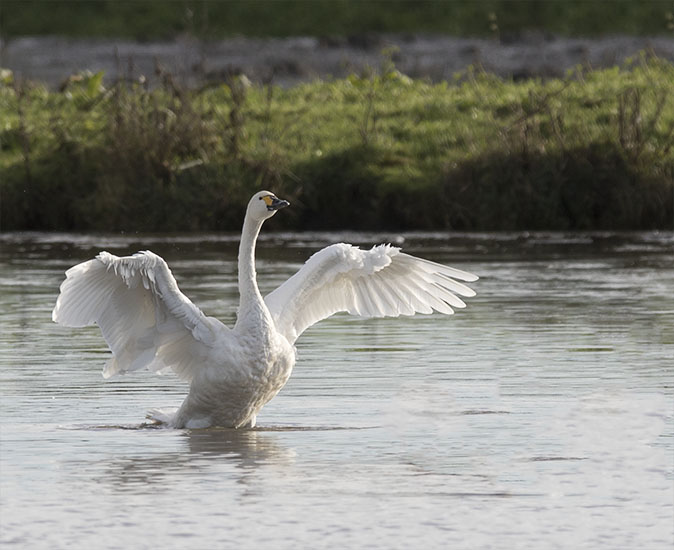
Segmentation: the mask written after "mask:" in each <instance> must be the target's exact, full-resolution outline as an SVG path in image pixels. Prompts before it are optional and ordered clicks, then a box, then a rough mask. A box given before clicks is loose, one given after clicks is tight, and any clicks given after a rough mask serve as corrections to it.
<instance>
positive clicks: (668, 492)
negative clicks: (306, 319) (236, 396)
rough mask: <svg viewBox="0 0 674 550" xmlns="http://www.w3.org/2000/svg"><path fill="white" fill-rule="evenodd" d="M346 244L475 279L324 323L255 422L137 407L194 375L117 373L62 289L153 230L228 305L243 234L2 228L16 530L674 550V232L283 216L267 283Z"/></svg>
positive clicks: (78, 536)
mask: <svg viewBox="0 0 674 550" xmlns="http://www.w3.org/2000/svg"><path fill="white" fill-rule="evenodd" d="M269 225H270V226H271V225H272V224H271V223H270V224H269ZM339 241H345V242H352V243H354V244H359V245H361V246H367V247H369V246H371V245H372V244H375V243H378V242H392V243H393V244H397V245H399V246H402V247H403V248H404V250H405V251H406V252H408V253H411V254H415V255H419V256H423V257H426V258H428V259H431V260H435V261H439V262H442V263H446V264H448V265H451V266H454V267H457V268H460V269H464V270H468V271H471V272H473V273H476V274H477V275H479V276H480V277H481V279H480V280H479V281H477V282H476V283H472V284H471V286H472V287H473V288H474V289H475V290H476V291H477V293H478V296H477V297H476V298H473V299H469V300H468V308H467V309H465V310H461V311H459V312H457V314H456V315H453V316H449V317H445V316H442V315H431V316H417V317H414V318H399V319H379V320H362V319H358V318H354V317H349V316H343V315H338V316H335V317H333V318H331V319H329V320H327V321H323V322H322V323H320V324H318V325H316V326H314V327H313V328H311V329H309V330H308V331H307V332H306V333H305V334H304V335H303V336H302V337H301V338H300V339H299V340H298V343H297V348H298V361H297V365H296V367H295V371H294V373H293V376H292V377H291V379H290V382H289V383H288V385H287V386H286V387H285V388H284V389H283V390H282V391H281V393H280V394H279V395H278V396H277V397H276V398H275V399H274V400H272V401H271V402H270V403H269V404H268V405H267V406H266V407H265V408H264V409H262V411H261V413H260V414H259V415H258V425H259V427H258V428H256V429H254V430H247V431H246V430H244V431H234V430H224V429H208V430H192V431H190V430H170V429H160V428H152V427H147V426H145V425H144V422H145V421H144V416H145V412H146V411H147V410H148V409H150V408H153V407H159V408H170V407H177V406H178V405H179V404H180V403H181V401H182V399H183V397H184V396H185V394H186V392H187V386H186V385H185V384H184V383H182V382H180V381H179V380H178V379H177V378H176V377H174V376H172V375H165V376H156V375H152V374H150V373H146V372H141V373H135V374H132V375H127V376H124V377H119V378H113V379H110V380H107V381H106V380H104V379H103V378H102V376H101V371H102V367H103V364H104V363H105V361H106V359H107V357H108V353H109V352H108V350H107V347H106V345H105V342H104V341H103V338H102V337H101V335H100V332H99V331H98V329H97V328H96V327H93V328H87V329H68V328H64V327H60V326H57V325H56V324H54V323H52V322H51V309H52V307H53V305H54V302H55V299H56V295H57V293H58V286H59V284H60V283H61V281H62V280H63V272H64V271H65V270H66V269H67V268H68V267H70V266H71V265H73V264H75V263H78V262H80V261H83V260H86V259H89V258H91V257H93V256H94V255H95V254H96V253H97V252H98V251H100V250H108V251H110V252H112V253H114V254H118V255H122V254H128V253H131V252H135V251H136V250H140V249H151V250H153V251H154V252H156V253H158V254H160V255H162V256H163V257H164V258H165V259H166V260H167V261H168V262H169V264H170V266H171V268H172V270H173V273H174V275H175V276H176V278H177V280H178V283H179V284H180V287H181V289H182V291H183V292H184V293H185V294H186V295H187V296H189V297H190V298H191V299H192V300H193V301H194V302H195V303H196V304H197V305H198V306H199V307H201V308H202V309H203V310H204V311H205V312H206V313H207V314H209V315H213V316H216V317H219V318H220V319H222V320H223V321H225V322H227V323H230V324H231V323H233V320H234V317H235V308H236V305H237V303H238V297H237V287H236V249H237V246H238V236H237V235H221V234H206V235H159V236H156V235H132V236H127V235H94V236H92V235H70V234H11V233H10V234H3V235H0V246H1V250H0V312H1V315H0V323H1V324H0V391H1V402H0V407H1V408H0V412H1V415H0V545H2V546H3V547H7V548H21V549H25V548H30V549H49V550H53V549H59V548H68V549H73V548H77V549H79V548H82V549H85V548H86V549H91V548H96V549H117V548H120V549H121V548H124V549H130V548H132V549H134V550H138V549H145V548H147V549H153V550H154V549H157V548H161V549H173V548H175V549H184V548H193V549H205V548H217V549H228V548H236V549H249V548H250V549H261V548H262V549H266V548H269V549H272V548H273V549H275V550H277V549H286V548H288V549H290V548H292V549H302V548H312V549H321V548H335V549H347V548H354V549H355V548H358V549H360V548H378V549H379V548H380V549H395V548H401V549H402V548H438V549H440V548H443V549H444V548H453V549H456V548H466V549H482V548H504V549H515V548H517V549H529V548H530V549H532V550H533V549H535V550H540V549H554V548H569V549H579V548H587V549H593V550H597V549H607V550H609V549H610V550H616V549H630V550H631V549H635V548H643V549H644V550H646V549H648V550H659V549H663V550H671V548H672V547H673V545H674V521H673V520H674V233H671V232H668V233H625V234H623V233H619V234H616V233H598V234H571V233H570V234H560V233H532V234H514V233H513V234H503V233H500V234H458V235H450V234H445V233H441V234H421V233H419V234H416V233H415V234H404V235H397V234H387V233H381V234H364V233H350V234H347V233H344V234H328V233H312V234H307V233H304V234H278V233H276V234H274V233H272V232H271V231H270V228H269V227H267V228H266V229H265V230H263V235H262V237H261V240H260V242H259V245H258V263H257V266H258V277H259V280H260V287H261V289H262V290H263V293H266V292H268V291H270V290H272V289H273V288H275V286H276V285H278V284H279V283H280V282H281V281H283V280H284V279H285V278H287V277H288V276H290V275H291V274H292V273H293V272H294V271H295V270H296V269H297V268H298V267H299V266H300V265H301V264H302V263H303V262H304V261H305V260H306V259H307V258H308V256H309V255H310V254H311V253H312V252H314V251H315V250H316V249H318V248H320V247H323V246H325V245H327V244H330V243H333V242H339Z"/></svg>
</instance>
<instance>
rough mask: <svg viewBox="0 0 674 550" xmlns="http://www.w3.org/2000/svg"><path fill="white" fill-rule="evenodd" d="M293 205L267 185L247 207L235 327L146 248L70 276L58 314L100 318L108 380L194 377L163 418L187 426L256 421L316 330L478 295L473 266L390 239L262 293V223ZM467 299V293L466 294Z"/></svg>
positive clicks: (338, 252) (446, 308)
mask: <svg viewBox="0 0 674 550" xmlns="http://www.w3.org/2000/svg"><path fill="white" fill-rule="evenodd" d="M284 206H288V203H287V202H286V201H282V200H280V199H278V198H277V197H276V196H274V195H273V194H272V193H269V192H268V191H261V192H260V193H257V194H256V195H254V196H253V198H252V199H251V200H250V202H249V204H248V209H247V211H246V217H245V220H244V224H243V231H242V235H241V243H240V246H239V293H240V305H239V311H238V317H237V321H236V324H235V325H234V328H233V329H229V328H228V327H226V326H225V325H224V324H222V323H221V322H220V321H218V320H217V319H215V318H213V317H207V316H206V315H204V313H203V312H202V311H201V310H200V309H199V308H198V307H196V306H195V305H194V304H193V303H192V302H191V301H190V300H189V299H188V298H187V297H186V296H185V295H184V294H183V293H182V292H180V289H179V288H178V285H177V283H176V280H175V278H174V277H173V275H172V273H171V271H170V269H169V267H168V265H167V264H166V262H165V261H164V260H163V259H162V258H160V257H159V256H157V255H156V254H154V253H152V252H150V251H145V252H138V253H137V254H134V255H133V256H128V257H124V258H119V257H117V256H113V255H112V254H109V253H108V252H101V253H100V254H99V255H98V256H97V257H96V258H95V259H93V260H89V261H87V262H83V263H81V264H79V265H76V266H75V267H72V268H70V269H69V270H68V271H67V272H66V279H65V281H64V282H63V283H62V284H61V293H60V295H59V297H58V299H57V301H56V306H55V307H54V311H53V313H52V319H53V320H54V321H56V322H57V323H60V324H62V325H65V326H70V327H82V326H86V325H91V324H94V323H95V324H97V325H98V326H99V327H100V329H101V332H102V333H103V337H104V338H105V340H106V342H107V343H108V345H109V346H110V349H111V350H112V354H113V355H112V357H111V358H110V360H109V361H108V362H107V364H106V365H105V368H104V370H103V375H104V376H105V377H106V378H107V377H109V376H112V375H114V374H116V373H120V372H122V373H123V372H129V371H134V370H139V369H144V368H147V369H149V370H152V371H156V372H164V371H167V370H169V369H171V370H173V371H174V372H175V373H176V374H177V375H178V376H179V377H180V378H182V379H183V380H186V381H188V382H190V391H189V394H188V396H187V398H186V399H185V401H184V402H183V404H182V406H181V407H180V409H179V410H178V411H177V412H176V413H174V414H166V413H162V412H161V411H157V412H155V414H154V415H153V416H152V418H154V419H155V420H157V421H161V422H164V423H166V424H168V425H170V426H173V427H177V428H182V427H187V428H201V427H208V426H215V425H217V426H226V427H234V428H239V427H252V426H254V425H255V419H256V415H257V413H258V412H259V410H260V409H261V408H262V406H263V405H264V404H265V403H267V402H268V401H269V400H270V399H271V398H272V397H274V396H275V395H276V394H277V393H278V391H279V390H280V389H281V388H282V387H283V386H284V385H285V383H286V382H287V380H288V378H289V376H290V373H291V371H292V368H293V366H294V364H295V349H294V347H293V344H294V343H295V341H296V340H297V338H298V337H299V336H300V335H301V334H302V333H303V332H304V331H305V330H306V329H307V328H308V327H310V326H311V325H313V324H314V323H316V322H318V321H320V320H321V319H325V318H326V317H329V316H330V315H332V314H334V313H337V312H340V311H346V312H348V313H351V314H353V315H360V316H362V317H385V316H393V317H395V316H398V315H413V314H414V313H431V312H432V311H433V310H435V311H438V312H440V313H445V314H451V313H453V309H452V308H463V307H465V304H464V302H463V301H462V300H461V299H460V298H459V297H458V296H464V297H470V296H474V295H475V292H474V291H473V290H472V289H470V288H469V287H467V286H466V285H464V284H462V283H460V282H458V281H457V279H458V280H461V281H475V280H477V277H476V276H475V275H472V274H471V273H467V272H465V271H460V270H458V269H454V268H451V267H447V266H444V265H440V264H437V263H434V262H430V261H428V260H423V259H420V258H416V257H413V256H409V255H407V254H404V253H402V252H400V249H399V248H396V247H393V246H390V245H379V246H375V247H373V248H372V249H371V250H367V251H364V250H360V249H359V248H357V247H354V246H351V245H349V244H343V243H340V244H333V245H331V246H328V247H326V248H324V249H323V250H320V251H319V252H317V253H316V254H314V255H313V256H312V257H311V258H309V260H308V261H307V262H306V264H305V265H304V266H303V267H302V268H301V269H300V270H299V271H298V272H297V273H296V274H295V275H293V276H292V277H291V278H290V279H288V280H287V281H286V282H285V283H283V284H282V285H281V286H280V287H278V288H277V289H276V290H274V291H273V292H272V293H270V294H269V295H267V296H266V297H265V298H262V296H261V294H260V291H259V289H258V286H257V281H256V274H255V242H256V240H257V236H258V234H259V231H260V228H261V227H262V223H263V222H264V221H265V220H266V219H267V218H270V217H271V216H273V215H274V214H275V213H276V211H277V210H278V209H279V208H282V207H284ZM457 295H458V296H457Z"/></svg>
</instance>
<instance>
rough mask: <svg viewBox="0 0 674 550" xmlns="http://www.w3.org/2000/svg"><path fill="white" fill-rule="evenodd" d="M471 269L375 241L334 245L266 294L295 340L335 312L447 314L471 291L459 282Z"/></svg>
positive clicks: (290, 338)
mask: <svg viewBox="0 0 674 550" xmlns="http://www.w3.org/2000/svg"><path fill="white" fill-rule="evenodd" d="M456 279H459V280H462V281H475V280H477V277H476V276H475V275H473V274H471V273H467V272H465V271H460V270H458V269H454V268H451V267H447V266H444V265H441V264H437V263H434V262H430V261H428V260H423V259H421V258H416V257H414V256H409V255H408V254H404V253H402V252H400V249H399V248H396V247H393V246H390V245H379V246H375V247H373V248H372V249H371V250H367V251H364V250H360V249H359V248H357V247H354V246H351V245H348V244H343V243H340V244H334V245H331V246H328V247H327V248H324V249H323V250H320V251H319V252H317V253H316V254H314V255H313V256H312V257H311V258H309V260H307V262H306V263H305V264H304V266H302V268H301V269H300V270H299V271H298V272H297V273H296V274H295V275H293V276H292V277H291V278H290V279H288V280H287V281H286V282H285V283H283V284H282V285H281V286H280V287H278V288H277V289H276V290H274V291H273V292H272V293H270V294H269V295H267V296H266V297H265V303H266V304H267V307H268V308H269V311H270V312H271V314H272V317H273V318H274V321H275V322H276V327H277V329H278V330H279V331H280V332H281V333H282V334H283V335H284V336H285V337H286V338H287V339H288V341H289V342H291V343H293V342H295V340H296V339H297V338H298V336H299V335H300V334H302V332H304V331H305V330H306V329H307V328H308V327H310V326H311V325H313V324H314V323H316V322H318V321H320V320H321V319H325V318H326V317H329V316H330V315H332V314H333V313H337V312H338V311H347V312H349V313H351V314H352V315H360V316H362V317H387V316H391V317H397V316H398V315H413V314H415V313H432V312H433V310H435V311H439V312H440V313H446V314H451V313H453V312H454V311H453V309H452V308H462V307H465V305H466V304H464V302H463V301H462V300H461V299H460V298H459V297H458V296H475V292H474V291H473V290H472V289H470V288H469V287H467V286H466V285H464V284H462V283H460V282H458V281H457V280H456Z"/></svg>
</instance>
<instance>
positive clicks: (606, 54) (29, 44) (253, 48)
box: [0, 32, 674, 88]
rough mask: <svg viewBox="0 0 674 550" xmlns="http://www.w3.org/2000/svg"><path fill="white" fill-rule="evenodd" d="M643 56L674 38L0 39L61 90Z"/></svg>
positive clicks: (8, 53) (508, 73) (22, 67)
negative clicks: (101, 78) (159, 80)
mask: <svg viewBox="0 0 674 550" xmlns="http://www.w3.org/2000/svg"><path fill="white" fill-rule="evenodd" d="M640 51H649V52H652V53H653V54H655V55H656V56H657V57H659V58H661V59H665V60H668V61H669V62H674V38H670V37H666V36H659V37H650V38H648V37H635V36H618V35H616V36H606V37H600V38H568V37H559V36H554V35H552V34H549V33H544V32H525V33H520V34H518V35H516V36H513V37H511V38H508V37H502V38H501V40H495V39H484V38H457V37H448V36H438V35H422V34H414V35H413V34H404V35H403V34H383V35H380V34H362V35H354V36H351V37H334V38H315V37H295V38H243V37H240V38H232V39H227V40H217V41H208V40H202V39H198V38H195V37H192V36H188V35H185V36H182V37H179V38H176V39H175V40H171V41H153V42H141V41H135V40H129V39H108V38H96V39H76V38H64V37H56V36H33V37H31V36H25V37H14V38H12V39H10V40H8V41H5V42H2V43H0V67H3V68H8V69H10V70H12V71H13V72H14V75H15V76H16V77H17V78H25V79H30V80H36V81H42V82H45V83H46V84H47V85H48V86H50V87H52V88H55V87H58V86H59V85H61V84H62V82H63V81H64V79H65V78H67V76H68V75H71V74H74V73H78V72H80V71H83V70H89V71H91V72H94V73H96V72H98V71H103V72H104V73H105V79H106V81H107V82H109V81H112V80H115V79H117V78H119V77H125V76H134V77H138V76H139V75H144V76H145V77H146V78H147V79H148V80H149V81H150V82H153V81H156V77H155V73H156V68H157V64H159V65H161V67H162V68H163V69H164V70H166V71H167V72H170V73H171V74H172V75H174V76H175V77H176V78H178V79H180V83H181V84H182V85H187V86H190V87H193V86H201V85H203V84H205V83H208V82H212V81H222V80H223V79H225V78H227V77H229V76H231V75H233V74H234V75H237V74H245V75H246V76H247V77H248V78H249V79H250V80H251V81H253V82H256V83H273V84H277V85H281V86H284V87H288V86H292V85H295V84H298V83H302V82H308V81H313V80H316V79H330V78H344V77H345V76H348V75H349V74H358V75H363V74H367V73H368V72H372V71H380V70H381V69H382V67H384V66H386V64H387V63H389V62H391V61H392V62H393V63H394V64H395V66H396V68H397V69H398V70H399V71H400V72H402V73H403V74H405V75H407V76H410V77H411V78H417V79H430V80H431V81H432V82H440V81H443V80H451V79H452V77H453V75H454V74H455V73H457V72H459V71H463V70H465V69H466V68H467V67H468V66H471V65H476V66H479V67H481V68H483V69H484V70H485V71H487V72H490V73H493V74H496V75H498V76H500V77H502V78H506V79H509V78H512V79H514V80H520V79H523V78H530V77H542V78H560V77H563V76H564V75H565V74H566V72H567V71H568V70H570V69H574V68H575V67H578V66H582V67H584V68H586V69H601V68H606V67H611V66H614V65H620V64H622V63H623V62H624V61H625V59H627V58H629V57H631V56H634V55H636V54H637V53H638V52H640Z"/></svg>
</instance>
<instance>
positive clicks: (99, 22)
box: [0, 0, 674, 40]
mask: <svg viewBox="0 0 674 550" xmlns="http://www.w3.org/2000/svg"><path fill="white" fill-rule="evenodd" d="M673 11H674V10H673V8H672V3H671V0H471V1H469V0H464V1H447V0H367V1H363V0H311V1H307V0H228V1H226V2H224V1H222V2H214V1H212V0H183V1H166V0H114V1H103V0H99V1H96V2H93V1H91V0H3V2H2V10H1V11H0V34H2V35H3V37H4V38H5V39H7V38H11V37H13V36H21V35H42V34H60V35H65V36H79V37H82V36H83V37H97V36H108V37H118V36H126V37H130V38H136V39H141V40H153V39H154V40H156V39H170V38H173V37H175V36H176V35H178V34H181V33H190V34H192V35H196V36H200V37H204V38H222V37H227V36H234V35H246V36H262V37H264V36H294V35H311V36H335V35H341V36H345V35H358V34H363V33H369V32H398V33H400V32H402V33H419V32H432V33H441V34H453V35H457V36H493V37H496V38H505V39H508V38H512V37H514V36H516V35H517V34H518V33H520V32H522V31H526V30H530V29H535V30H537V31H545V32H552V33H557V34H563V35H567V36H579V35H580V36H598V35H605V34H636V35H648V36H652V35H654V34H665V33H668V32H669V33H671V32H672V27H673V25H674V20H673V19H672V12H673Z"/></svg>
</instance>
